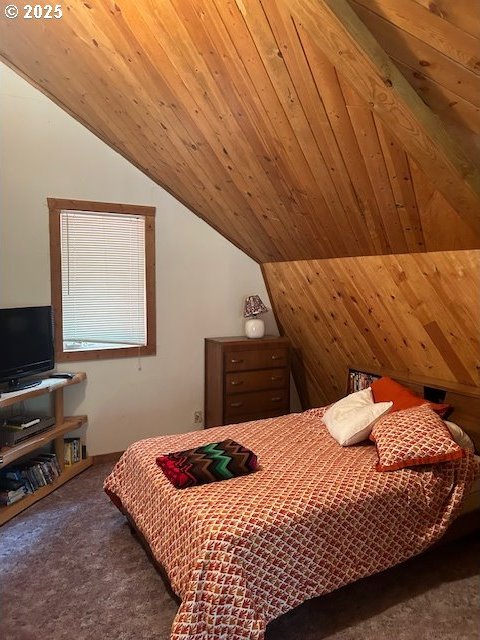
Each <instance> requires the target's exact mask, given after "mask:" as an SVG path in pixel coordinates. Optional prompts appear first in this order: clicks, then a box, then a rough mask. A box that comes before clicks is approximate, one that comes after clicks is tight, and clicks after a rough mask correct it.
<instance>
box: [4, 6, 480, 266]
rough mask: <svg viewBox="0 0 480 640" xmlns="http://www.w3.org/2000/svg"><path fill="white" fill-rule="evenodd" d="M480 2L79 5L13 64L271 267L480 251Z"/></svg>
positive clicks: (28, 42) (9, 40) (27, 35)
mask: <svg viewBox="0 0 480 640" xmlns="http://www.w3.org/2000/svg"><path fill="white" fill-rule="evenodd" d="M474 4H475V3H471V2H470V0H456V1H455V2H454V3H452V2H447V0H445V1H443V2H440V1H437V2H435V3H433V2H427V0H351V1H350V3H347V2H346V0H292V1H287V0H236V1H234V0H171V1H169V0H164V1H163V0H162V1H157V2H154V1H152V0H135V2H132V1H131V0H102V1H99V0H94V1H90V0H89V1H80V0H70V1H69V2H68V3H64V5H63V14H64V15H63V17H62V18H61V19H58V20H55V19H52V20H22V19H20V18H19V19H17V20H6V19H3V20H1V21H0V24H1V27H0V29H1V31H0V55H1V57H2V58H3V59H4V60H5V61H6V62H7V63H8V64H9V65H10V66H12V67H13V68H15V69H16V70H17V71H19V72H20V73H21V74H23V75H24V76H25V77H27V78H28V80H29V81H30V82H33V83H34V84H36V85H37V86H38V87H39V88H40V89H41V90H42V91H44V92H45V93H47V94H48V95H49V96H50V97H52V98H53V99H54V100H55V101H56V102H57V103H59V104H60V105H61V106H63V107H64V108H65V109H66V110H67V111H69V112H70V113H71V114H73V115H74V116H75V117H76V118H77V119H78V120H80V121H81V122H83V123H84V124H85V125H86V126H87V127H88V128H89V129H91V130H92V131H94V132H95V133H96V134H97V135H98V136H99V137H100V138H102V139H103V140H105V142H107V143H108V144H109V145H111V146H112V147H114V148H115V149H117V150H118V151H119V152H120V153H122V154H123V155H124V156H125V157H126V158H128V160H130V161H131V162H132V163H134V164H135V165H136V166H138V167H139V168H140V169H142V170H143V171H144V172H145V173H147V174H148V175H149V176H151V177H152V178H153V180H155V181H156V182H157V183H159V184H161V185H162V186H164V187H165V188H166V189H167V190H168V191H170V192H171V193H172V194H173V195H174V196H175V197H177V198H178V199H179V200H181V201H182V202H184V203H185V204H186V205H187V206H188V207H189V208H190V209H191V210H193V211H194V212H195V213H197V214H198V215H200V216H201V217H202V218H204V219H205V220H206V221H207V222H208V223H210V224H211V225H212V226H213V227H215V228H216V229H218V230H219V231H220V232H221V233H222V234H223V235H225V236H226V237H228V238H229V239H231V240H232V242H234V243H235V244H236V245H237V246H239V247H240V248H241V249H243V250H244V251H245V252H246V253H248V254H249V255H251V256H252V257H253V258H254V259H256V260H257V261H259V262H271V261H282V260H301V259H311V258H334V257H342V256H361V255H376V254H393V253H412V252H423V251H436V250H439V249H441V250H444V249H469V248H475V247H479V246H480V213H479V211H480V180H479V173H478V162H477V158H478V155H479V154H478V149H479V147H478V139H479V138H478V135H479V130H480V119H479V108H480V80H479V74H480V49H479V42H480V41H479V40H478V36H479V17H478V15H476V14H477V12H476V11H475V10H474V8H473V5H474ZM370 32H371V33H370ZM372 34H373V36H372Z"/></svg>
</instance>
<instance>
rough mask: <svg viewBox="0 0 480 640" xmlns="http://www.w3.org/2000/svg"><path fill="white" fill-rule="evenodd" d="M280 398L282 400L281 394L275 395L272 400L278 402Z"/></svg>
mask: <svg viewBox="0 0 480 640" xmlns="http://www.w3.org/2000/svg"><path fill="white" fill-rule="evenodd" d="M280 400H283V398H282V396H275V397H274V398H272V402H280Z"/></svg>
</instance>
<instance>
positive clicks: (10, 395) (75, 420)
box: [0, 373, 93, 526]
mask: <svg viewBox="0 0 480 640" xmlns="http://www.w3.org/2000/svg"><path fill="white" fill-rule="evenodd" d="M86 377H87V376H86V374H85V373H76V374H75V376H74V377H73V378H71V379H65V378H64V379H59V378H44V379H41V380H39V381H38V384H36V386H35V387H34V388H27V389H25V390H22V389H18V388H15V389H12V390H11V391H10V390H9V391H3V392H2V396H1V398H0V409H3V408H6V407H9V406H12V405H14V404H17V403H20V402H24V401H25V400H28V399H29V398H35V397H38V396H41V395H45V394H51V395H52V398H53V403H52V404H53V408H54V412H53V413H54V415H55V424H54V426H53V427H51V428H50V429H48V430H47V431H42V432H41V433H38V434H34V435H33V436H32V437H31V438H28V439H26V440H23V441H22V442H20V443H18V444H16V445H15V446H13V447H2V448H0V470H1V469H3V468H5V467H8V465H10V464H12V463H14V462H17V461H18V460H20V458H23V457H24V456H27V455H29V454H32V453H34V452H35V451H37V450H38V449H40V448H41V447H44V446H45V445H46V444H49V443H53V449H54V451H55V453H56V455H57V460H58V464H59V465H60V469H61V473H60V475H59V477H58V478H56V480H54V481H53V482H52V483H51V484H47V485H46V486H43V487H40V488H39V489H37V490H36V491H35V492H34V493H32V494H30V495H26V496H25V497H24V498H22V499H21V500H19V501H18V502H15V503H14V504H11V505H9V506H6V507H3V506H0V526H2V525H3V524H5V523H6V522H8V521H9V520H11V519H12V518H13V517H14V516H16V515H17V514H18V513H20V512H21V511H23V510H24V509H26V508H27V507H29V506H30V505H32V504H34V503H35V502H38V501H39V500H41V499H42V498H44V497H45V496H47V495H48V494H49V493H52V491H55V489H58V487H61V486H62V484H65V482H68V481H69V480H71V479H72V478H74V477H75V476H76V475H78V474H79V473H82V471H85V469H88V467H90V466H91V465H92V462H93V460H92V458H91V457H87V458H84V459H82V460H80V462H76V463H75V464H73V465H72V466H70V467H65V454H64V437H65V436H66V435H67V434H68V433H69V432H71V431H75V430H76V429H78V428H79V427H81V426H83V425H84V424H86V422H87V416H69V417H67V416H65V415H64V412H63V389H64V387H68V386H70V385H72V384H78V383H80V382H83V381H84V380H86ZM35 382H37V381H35Z"/></svg>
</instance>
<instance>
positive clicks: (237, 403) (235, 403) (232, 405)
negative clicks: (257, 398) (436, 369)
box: [230, 402, 243, 407]
mask: <svg viewBox="0 0 480 640" xmlns="http://www.w3.org/2000/svg"><path fill="white" fill-rule="evenodd" d="M242 404H243V402H231V403H230V406H231V407H241V406H242Z"/></svg>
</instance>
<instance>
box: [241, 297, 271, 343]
mask: <svg viewBox="0 0 480 640" xmlns="http://www.w3.org/2000/svg"><path fill="white" fill-rule="evenodd" d="M267 311H268V309H267V307H266V306H265V305H264V304H263V302H262V301H261V299H260V296H247V298H246V299H245V309H244V311H243V315H244V317H245V318H247V320H246V322H245V335H246V336H247V338H263V336H264V335H265V323H264V322H263V320H262V319H261V318H258V317H257V316H259V315H261V314H262V313H267Z"/></svg>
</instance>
